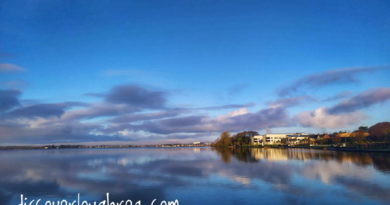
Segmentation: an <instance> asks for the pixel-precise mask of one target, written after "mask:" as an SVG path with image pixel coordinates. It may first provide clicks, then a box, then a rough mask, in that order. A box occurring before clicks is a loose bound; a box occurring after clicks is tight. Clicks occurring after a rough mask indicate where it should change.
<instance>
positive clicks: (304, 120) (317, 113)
mask: <svg viewBox="0 0 390 205" xmlns="http://www.w3.org/2000/svg"><path fill="white" fill-rule="evenodd" d="M365 117H366V116H365V115H364V114H363V113H361V112H351V113H342V114H330V113H329V112H328V111H327V109H326V108H324V107H320V108H317V109H316V110H314V111H306V112H302V113H299V114H298V115H297V116H296V117H295V119H296V120H297V121H298V122H299V123H300V124H301V125H303V126H307V127H315V128H330V129H332V128H343V127H345V126H347V125H352V124H355V123H358V122H360V121H361V120H363V119H364V118H365Z"/></svg>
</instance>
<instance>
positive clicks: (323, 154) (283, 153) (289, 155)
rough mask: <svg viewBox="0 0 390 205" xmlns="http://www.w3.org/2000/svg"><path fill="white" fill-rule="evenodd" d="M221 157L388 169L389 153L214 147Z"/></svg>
mask: <svg viewBox="0 0 390 205" xmlns="http://www.w3.org/2000/svg"><path fill="white" fill-rule="evenodd" d="M214 150H215V151H217V152H218V153H219V154H220V156H221V159H222V160H223V161H224V162H226V163H228V162H230V159H231V157H232V156H234V157H235V158H236V159H238V160H240V161H243V162H258V161H260V160H268V161H279V160H280V161H286V160H304V161H305V160H324V161H329V160H334V161H338V162H351V163H354V164H356V165H361V166H368V165H373V166H374V167H375V168H376V169H378V170H380V171H383V172H389V171H390V154H388V153H367V152H361V153H359V152H336V151H326V150H307V149H273V148H241V149H229V148H215V149H214Z"/></svg>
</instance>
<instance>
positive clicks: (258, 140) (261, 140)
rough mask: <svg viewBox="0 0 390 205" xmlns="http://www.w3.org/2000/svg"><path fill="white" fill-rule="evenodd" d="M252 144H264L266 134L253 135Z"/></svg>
mask: <svg viewBox="0 0 390 205" xmlns="http://www.w3.org/2000/svg"><path fill="white" fill-rule="evenodd" d="M251 145H264V136H263V135H255V136H252V137H251Z"/></svg>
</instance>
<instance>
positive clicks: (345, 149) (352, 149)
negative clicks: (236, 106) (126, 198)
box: [0, 144, 390, 153]
mask: <svg viewBox="0 0 390 205" xmlns="http://www.w3.org/2000/svg"><path fill="white" fill-rule="evenodd" d="M186 147H188V148H204V147H210V148H218V147H215V146H211V145H208V144H202V145H192V144H165V145H40V146H18V145H17V146H0V151H1V150H53V149H129V148H186ZM224 148H227V147H224ZM230 148H232V147H229V149H230ZM243 148H244V149H245V148H249V149H251V148H262V149H268V148H272V149H313V150H328V151H340V152H362V153H363V152H372V153H390V148H388V149H362V148H355V147H331V146H327V147H324V146H284V145H268V146H261V145H252V146H239V147H235V148H233V149H243Z"/></svg>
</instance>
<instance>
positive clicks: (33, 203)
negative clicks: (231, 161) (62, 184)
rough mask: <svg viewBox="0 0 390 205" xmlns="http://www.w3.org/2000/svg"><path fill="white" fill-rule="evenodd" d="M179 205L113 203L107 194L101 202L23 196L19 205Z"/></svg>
mask: <svg viewBox="0 0 390 205" xmlns="http://www.w3.org/2000/svg"><path fill="white" fill-rule="evenodd" d="M142 204H147V205H179V200H177V199H176V200H174V201H165V200H157V199H153V200H151V201H150V202H149V203H145V202H144V203H143V202H142V201H141V200H138V201H135V202H133V201H132V200H131V199H124V200H121V201H111V200H110V193H106V198H105V199H103V200H101V201H88V200H81V197H80V193H78V194H77V197H76V198H75V199H71V200H68V199H61V200H43V199H41V198H39V199H29V198H28V197H25V196H24V195H23V194H21V195H20V203H19V204H18V205H142Z"/></svg>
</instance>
